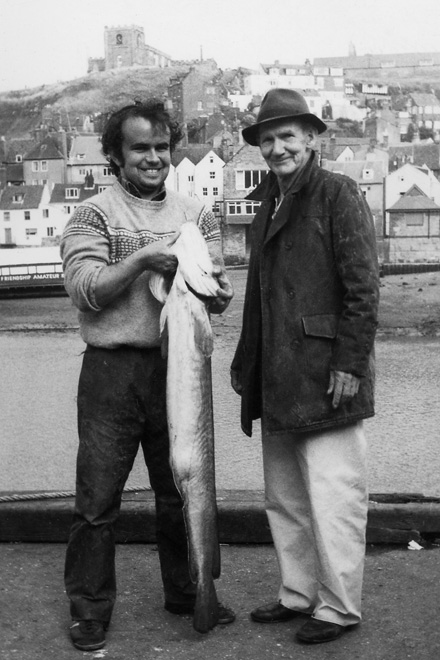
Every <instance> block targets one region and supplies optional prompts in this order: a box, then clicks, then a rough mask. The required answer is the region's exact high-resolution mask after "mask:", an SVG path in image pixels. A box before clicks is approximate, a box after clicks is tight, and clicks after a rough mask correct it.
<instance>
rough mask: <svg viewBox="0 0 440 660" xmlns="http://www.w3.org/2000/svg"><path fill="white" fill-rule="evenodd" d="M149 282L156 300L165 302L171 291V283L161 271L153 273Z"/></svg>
mask: <svg viewBox="0 0 440 660" xmlns="http://www.w3.org/2000/svg"><path fill="white" fill-rule="evenodd" d="M148 284H149V287H150V291H151V293H152V294H153V296H154V297H155V298H156V300H158V301H159V302H161V303H164V302H165V300H166V299H167V296H168V292H169V283H168V282H167V281H166V279H165V277H164V276H163V275H161V274H160V273H151V275H150V280H149V282H148Z"/></svg>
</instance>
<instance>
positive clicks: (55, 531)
mask: <svg viewBox="0 0 440 660" xmlns="http://www.w3.org/2000/svg"><path fill="white" fill-rule="evenodd" d="M52 495H53V494H41V493H40V494H39V493H33V494H28V495H26V494H21V497H22V498H24V497H29V498H30V499H28V500H25V499H19V500H14V499H12V501H7V498H6V497H3V498H2V499H3V501H0V537H1V538H0V540H1V541H2V542H1V543H0V565H1V567H2V569H1V572H2V579H1V583H0V608H1V610H0V611H1V624H0V626H1V638H0V658H1V659H2V660H15V659H19V660H50V659H52V658H53V659H54V660H55V659H56V660H70V659H72V660H73V659H74V658H78V657H81V656H82V657H84V656H86V657H88V658H108V660H123V659H124V660H147V659H157V660H178V659H182V660H226V659H228V658H234V659H236V660H272V659H274V660H275V659H278V658H292V659H293V658H295V659H298V658H312V657H313V660H321V659H324V658H325V659H327V658H337V659H338V660H355V659H359V660H403V659H406V658H414V660H425V659H426V660H437V659H439V658H440V625H439V618H440V606H439V602H440V587H439V585H440V524H439V523H440V510H439V507H440V503H439V502H438V500H435V499H431V500H427V499H426V498H421V497H420V496H417V495H416V494H414V495H403V496H399V495H393V496H381V495H372V496H370V507H369V520H368V531H367V541H368V545H367V557H366V571H365V581H364V596H363V610H364V618H363V622H362V624H361V625H360V626H358V627H357V628H356V629H354V630H352V631H350V632H347V633H346V634H345V635H344V636H343V637H341V638H340V639H338V640H336V641H334V642H331V643H329V644H321V645H313V646H308V645H303V644H301V643H300V642H298V641H296V639H295V631H296V630H297V629H298V628H299V626H300V625H301V624H302V623H303V622H304V621H305V617H300V618H299V619H296V620H294V621H292V622H288V623H283V624H270V625H264V624H263V625H262V624H256V623H254V622H252V621H251V620H250V619H249V611H250V610H251V609H253V608H254V607H257V606H259V605H261V604H263V603H267V602H270V601H271V600H275V599H276V595H277V589H278V584H279V575H278V566H277V562H276V558H275V554H274V549H273V546H272V544H271V539H270V533H269V529H268V526H267V520H266V517H265V513H264V508H263V493H262V492H259V491H219V492H218V504H219V523H220V540H221V543H222V547H221V551H222V575H221V577H220V579H219V580H218V583H217V590H218V594H219V598H220V600H221V601H222V602H223V603H224V604H226V605H228V606H230V607H232V608H233V609H234V610H235V612H236V614H237V619H236V621H235V623H234V624H232V625H228V626H218V627H216V628H215V629H214V630H213V631H211V632H210V633H208V634H207V635H200V634H199V633H197V632H196V631H194V629H193V627H192V620H191V617H188V616H186V617H178V616H175V615H172V614H170V613H168V612H166V611H165V610H164V609H163V596H162V587H161V580H160V572H159V563H158V553H157V549H156V545H155V542H154V504H153V498H152V493H151V491H136V492H127V493H125V495H124V502H123V507H122V511H121V517H120V520H119V523H118V527H117V530H118V531H117V540H118V545H117V576H118V599H117V603H116V607H115V611H114V615H113V620H112V625H111V627H110V629H109V631H108V634H107V643H106V647H105V648H104V649H102V650H101V651H95V652H91V653H87V654H86V653H83V652H81V651H77V650H76V649H74V648H73V646H72V645H71V642H70V639H69V635H68V626H69V609H68V602H67V598H66V596H65V593H64V585H63V565H64V555H65V550H66V544H65V540H66V538H67V533H68V528H69V525H70V519H71V514H72V510H73V499H72V498H71V497H68V496H67V497H52ZM4 500H6V501H4ZM390 541H391V543H390ZM411 547H414V548H415V549H410V548H411Z"/></svg>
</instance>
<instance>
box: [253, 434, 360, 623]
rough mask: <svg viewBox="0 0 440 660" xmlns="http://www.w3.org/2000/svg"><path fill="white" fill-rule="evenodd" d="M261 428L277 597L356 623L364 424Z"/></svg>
mask: <svg viewBox="0 0 440 660" xmlns="http://www.w3.org/2000/svg"><path fill="white" fill-rule="evenodd" d="M264 426H265V425H264V422H263V424H262V427H263V433H262V437H263V466H264V478H265V490H266V512H267V516H268V519H269V524H270V529H271V532H272V537H273V540H274V545H275V550H276V553H277V558H278V563H279V567H280V572H281V587H280V591H279V599H280V601H281V603H282V604H283V605H285V606H286V607H289V608H291V609H294V610H300V611H303V612H309V613H311V614H312V616H313V617H314V618H316V619H320V620H322V621H331V622H332V623H338V624H340V625H343V626H349V625H354V624H356V623H359V621H360V619H361V592H362V578H363V569H364V559H365V531H366V523H367V513H368V491H367V479H366V440H365V436H364V432H363V424H362V422H358V423H356V424H351V425H349V426H344V427H340V428H336V429H330V430H325V431H320V432H314V433H307V434H303V433H286V434H285V435H281V436H280V435H270V434H268V433H267V432H266V431H265V428H264Z"/></svg>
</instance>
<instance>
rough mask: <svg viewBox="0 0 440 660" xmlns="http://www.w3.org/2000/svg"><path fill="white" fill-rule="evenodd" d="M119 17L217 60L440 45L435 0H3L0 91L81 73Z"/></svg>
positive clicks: (174, 49) (165, 42)
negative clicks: (418, 1) (416, 0)
mask: <svg viewBox="0 0 440 660" xmlns="http://www.w3.org/2000/svg"><path fill="white" fill-rule="evenodd" d="M419 7H420V9H419ZM122 25H139V26H141V27H143V28H144V32H145V41H146V43H147V44H148V45H150V46H153V47H154V48H157V49H158V50H161V51H163V52H165V53H167V54H168V55H170V56H171V57H172V59H198V58H199V57H200V54H201V52H202V53H203V58H204V59H207V58H213V59H215V61H216V62H217V64H218V66H220V67H221V68H222V69H227V68H236V67H238V66H243V67H248V68H251V69H256V68H258V65H259V64H260V63H262V62H264V63H270V62H274V61H275V60H279V61H280V62H283V63H291V64H301V63H303V62H304V61H305V60H306V59H310V60H311V61H313V59H314V58H315V57H325V56H344V55H348V48H349V44H350V42H352V43H353V44H354V46H355V48H356V53H357V54H358V55H364V54H366V53H375V54H381V53H405V52H430V51H436V52H437V51H440V2H439V0H423V2H421V3H420V4H419V5H418V4H417V3H414V0H305V1H304V0H303V1H301V2H300V1H298V0H155V1H153V0H76V1H75V2H71V1H70V0H69V1H67V0H0V91H9V90H16V89H24V88H25V87H36V86H39V85H43V84H52V83H56V82H58V81H66V80H72V79H74V78H80V77H82V76H84V75H86V74H87V63H88V58H89V57H103V56H104V27H105V26H107V27H116V26H122Z"/></svg>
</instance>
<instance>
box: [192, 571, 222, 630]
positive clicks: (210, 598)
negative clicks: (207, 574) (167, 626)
mask: <svg viewBox="0 0 440 660" xmlns="http://www.w3.org/2000/svg"><path fill="white" fill-rule="evenodd" d="M218 617H219V607H218V600H217V593H216V591H215V585H214V580H208V581H207V582H206V583H199V584H198V585H197V594H196V604H195V606H194V619H193V626H194V630H197V632H199V633H207V632H209V631H210V630H211V629H212V628H214V626H216V625H217V623H218Z"/></svg>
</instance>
